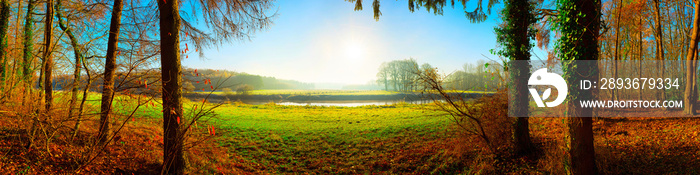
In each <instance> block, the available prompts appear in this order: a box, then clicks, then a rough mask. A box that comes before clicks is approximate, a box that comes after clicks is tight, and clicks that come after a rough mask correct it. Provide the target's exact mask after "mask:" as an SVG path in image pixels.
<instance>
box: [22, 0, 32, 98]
mask: <svg viewBox="0 0 700 175" xmlns="http://www.w3.org/2000/svg"><path fill="white" fill-rule="evenodd" d="M32 11H34V0H29V1H27V15H26V16H25V17H24V43H23V45H24V49H23V50H22V51H23V53H24V54H23V56H22V78H23V80H24V83H25V85H26V87H25V88H27V89H28V90H29V89H30V88H31V82H30V79H31V77H32V71H31V70H30V65H31V61H32V60H31V59H32V50H33V49H34V48H33V47H34V43H33V41H32V38H34V32H33V31H34V29H33V28H34V19H33V18H32ZM25 92H26V91H25ZM24 96H25V97H26V96H27V95H26V94H25V95H24Z"/></svg>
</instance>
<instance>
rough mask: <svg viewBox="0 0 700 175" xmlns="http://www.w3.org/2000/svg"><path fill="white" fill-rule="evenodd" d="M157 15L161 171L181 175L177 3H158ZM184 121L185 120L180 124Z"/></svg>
mask: <svg viewBox="0 0 700 175" xmlns="http://www.w3.org/2000/svg"><path fill="white" fill-rule="evenodd" d="M158 9H159V11H160V50H161V57H160V65H161V77H162V81H163V90H162V93H163V94H162V99H163V131H164V132H163V138H164V147H163V171H162V172H164V173H166V174H183V171H184V169H185V160H184V157H183V153H182V135H181V134H180V132H179V131H180V124H179V123H178V119H181V118H182V99H181V97H182V88H180V87H182V80H181V77H180V76H181V74H182V67H181V65H180V35H179V32H180V13H179V12H178V11H179V8H178V2H177V1H172V0H169V1H158ZM183 121H184V120H183Z"/></svg>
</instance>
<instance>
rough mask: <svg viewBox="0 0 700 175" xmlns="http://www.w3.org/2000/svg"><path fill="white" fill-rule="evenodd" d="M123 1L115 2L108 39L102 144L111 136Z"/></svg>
mask: <svg viewBox="0 0 700 175" xmlns="http://www.w3.org/2000/svg"><path fill="white" fill-rule="evenodd" d="M122 6H124V3H123V2H122V0H114V7H113V8H112V19H111V21H110V25H109V38H108V39H107V40H108V41H107V56H106V57H107V59H106V60H105V73H104V84H103V85H102V104H101V106H100V110H101V112H100V130H99V134H98V139H99V142H100V143H104V142H105V141H107V135H109V114H110V113H111V111H112V99H113V97H114V71H115V69H116V67H117V63H116V62H117V45H118V44H119V27H120V26H121V18H122Z"/></svg>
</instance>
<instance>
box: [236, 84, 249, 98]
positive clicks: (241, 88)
mask: <svg viewBox="0 0 700 175" xmlns="http://www.w3.org/2000/svg"><path fill="white" fill-rule="evenodd" d="M252 90H253V86H251V85H248V84H244V85H241V86H238V88H236V93H238V94H240V95H248V94H249V93H250V91H252Z"/></svg>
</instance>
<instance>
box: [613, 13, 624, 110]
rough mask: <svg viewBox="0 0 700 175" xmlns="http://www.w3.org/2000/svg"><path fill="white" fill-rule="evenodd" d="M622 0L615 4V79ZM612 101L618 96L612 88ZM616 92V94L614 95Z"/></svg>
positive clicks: (614, 76) (618, 57) (618, 55)
mask: <svg viewBox="0 0 700 175" xmlns="http://www.w3.org/2000/svg"><path fill="white" fill-rule="evenodd" d="M621 9H622V0H620V2H619V3H618V4H617V24H616V25H615V60H614V61H613V64H615V67H614V68H613V71H614V73H613V74H614V75H613V78H617V63H618V62H619V60H620V54H619V52H618V51H619V47H620V22H621V21H620V18H621V17H622V11H620V10H621ZM611 91H612V99H613V100H617V99H618V98H617V96H619V91H617V88H612V89H611ZM615 92H617V94H616V93H615Z"/></svg>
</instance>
